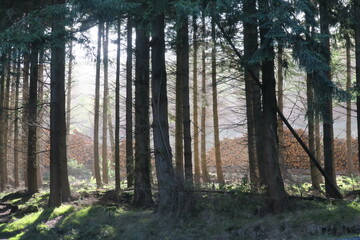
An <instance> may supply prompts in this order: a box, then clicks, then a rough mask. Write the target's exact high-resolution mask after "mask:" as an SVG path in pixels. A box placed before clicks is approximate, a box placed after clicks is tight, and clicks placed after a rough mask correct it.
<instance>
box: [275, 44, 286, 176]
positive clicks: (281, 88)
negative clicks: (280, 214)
mask: <svg viewBox="0 0 360 240" xmlns="http://www.w3.org/2000/svg"><path fill="white" fill-rule="evenodd" d="M283 61H284V60H283V46H278V55H277V67H278V69H277V77H278V84H277V86H278V89H277V90H278V97H277V105H278V108H279V109H280V111H281V112H283V109H284V74H283V71H284V70H283ZM278 139H279V141H278V147H279V164H280V170H281V172H282V174H286V166H285V158H284V157H285V156H284V147H285V143H284V125H283V122H282V121H281V119H280V118H279V117H278Z"/></svg>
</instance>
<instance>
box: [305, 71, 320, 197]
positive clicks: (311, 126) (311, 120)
mask: <svg viewBox="0 0 360 240" xmlns="http://www.w3.org/2000/svg"><path fill="white" fill-rule="evenodd" d="M313 80H314V74H312V73H308V74H307V76H306V85H307V86H306V89H307V92H306V95H307V117H308V135H309V150H310V151H311V152H312V153H313V154H314V155H315V152H316V142H315V141H316V139H315V134H316V133H315V115H314V114H315V108H314V92H313V84H312V81H313ZM317 160H318V161H319V160H320V159H319V158H317ZM310 171H311V183H312V186H313V188H314V189H317V190H320V178H321V175H320V172H319V171H318V170H317V168H316V166H315V164H314V163H313V161H311V160H310Z"/></svg>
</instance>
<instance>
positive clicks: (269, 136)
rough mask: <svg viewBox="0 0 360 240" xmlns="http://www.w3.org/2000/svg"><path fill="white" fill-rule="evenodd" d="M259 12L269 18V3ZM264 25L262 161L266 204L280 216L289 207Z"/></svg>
mask: <svg viewBox="0 0 360 240" xmlns="http://www.w3.org/2000/svg"><path fill="white" fill-rule="evenodd" d="M259 9H260V11H262V12H263V13H264V14H269V10H268V9H269V1H268V0H259ZM265 21H266V19H262V20H261V21H259V24H260V39H261V44H262V45H263V48H264V51H265V53H264V54H265V59H264V60H263V61H262V65H261V70H262V83H263V85H262V94H263V148H264V149H263V154H264V155H263V158H264V164H265V169H266V171H265V180H266V186H267V203H268V206H269V208H270V210H271V211H272V212H274V213H281V212H284V211H285V210H286V209H287V207H288V203H287V196H286V192H285V189H284V183H283V180H282V176H281V171H280V166H279V159H278V158H279V152H278V143H277V140H278V139H277V118H276V110H277V105H276V91H275V86H276V82H275V76H274V75H275V74H274V71H275V69H274V50H273V46H272V44H271V42H272V39H270V38H268V37H267V35H268V32H269V29H268V28H267V27H264V23H265Z"/></svg>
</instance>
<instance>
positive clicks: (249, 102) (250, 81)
mask: <svg viewBox="0 0 360 240" xmlns="http://www.w3.org/2000/svg"><path fill="white" fill-rule="evenodd" d="M255 13H256V1H252V0H247V1H245V2H244V14H247V15H248V16H249V17H248V18H245V19H244V33H243V34H244V70H245V76H244V77H245V94H246V118H247V135H248V154H249V155H248V157H249V170H250V182H251V187H252V189H254V190H255V189H256V188H257V187H258V186H259V183H260V182H259V178H260V176H259V164H258V162H259V156H260V153H259V152H258V151H257V150H258V148H257V145H256V143H257V138H256V121H258V120H257V119H256V117H255V111H256V108H259V107H260V108H261V106H256V105H255V96H254V95H255V89H256V87H257V86H256V85H255V84H256V80H255V79H254V76H253V75H255V74H256V76H258V66H257V65H256V64H251V63H250V61H251V58H252V56H254V54H255V53H256V51H257V49H258V46H257V45H258V44H257V41H253V39H257V38H258V31H257V24H256V20H255V19H254V14H255Z"/></svg>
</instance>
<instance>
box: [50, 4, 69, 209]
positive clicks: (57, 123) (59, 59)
mask: <svg viewBox="0 0 360 240" xmlns="http://www.w3.org/2000/svg"><path fill="white" fill-rule="evenodd" d="M55 4H65V1H64V0H57V1H56V2H55ZM61 7H63V6H61ZM64 21H65V16H64V15H63V14H62V13H60V14H56V15H55V16H54V20H53V23H52V38H53V39H54V40H55V39H56V43H54V42H53V43H52V46H51V84H50V88H51V101H50V198H49V206H50V207H56V206H59V205H60V204H61V202H64V201H67V200H69V198H70V195H71V192H70V185H69V180H68V172H67V154H66V150H67V148H66V116H65V115H66V102H65V58H66V57H65V42H66V37H65V26H64Z"/></svg>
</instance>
